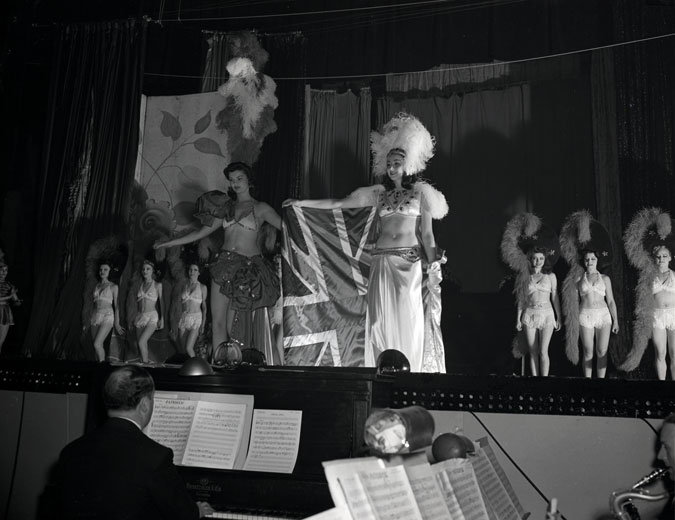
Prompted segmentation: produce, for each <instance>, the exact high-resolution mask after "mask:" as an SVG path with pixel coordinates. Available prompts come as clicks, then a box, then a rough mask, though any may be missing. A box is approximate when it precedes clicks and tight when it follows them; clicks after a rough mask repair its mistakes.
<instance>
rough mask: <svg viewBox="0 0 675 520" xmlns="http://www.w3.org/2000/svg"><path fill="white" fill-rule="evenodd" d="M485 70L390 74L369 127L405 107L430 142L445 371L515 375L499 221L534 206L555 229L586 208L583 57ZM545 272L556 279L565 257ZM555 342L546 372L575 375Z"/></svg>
mask: <svg viewBox="0 0 675 520" xmlns="http://www.w3.org/2000/svg"><path fill="white" fill-rule="evenodd" d="M486 68H487V67H486ZM495 68H496V69H502V70H496V71H495V72H494V73H492V74H488V73H487V71H486V70H485V68H476V70H475V71H468V70H467V71H460V72H461V73H459V72H458V73H457V74H456V77H453V75H439V74H437V73H436V72H431V73H428V74H429V77H428V78H424V76H425V75H421V74H417V75H415V76H414V77H410V78H407V79H406V78H402V76H403V75H395V76H398V77H397V78H395V79H396V81H393V80H389V79H388V85H389V86H390V87H395V88H396V89H398V91H393V92H390V94H389V95H388V96H387V97H385V98H382V99H380V100H378V102H377V105H376V112H377V114H376V123H377V125H378V126H380V125H381V124H382V123H384V122H386V121H387V120H388V119H389V118H390V117H391V116H392V115H394V114H395V113H396V112H398V111H400V110H405V111H409V112H411V113H413V114H415V115H416V116H418V117H419V118H420V119H421V120H422V121H423V122H424V123H425V125H426V126H427V128H428V129H429V131H430V132H431V133H432V135H435V137H436V155H435V156H434V158H433V159H432V160H431V161H430V162H429V165H428V168H427V171H426V173H425V174H426V175H427V176H428V178H429V180H430V181H431V182H433V183H434V184H436V186H437V187H438V188H439V189H441V190H442V191H443V192H444V194H445V195H446V198H447V199H448V202H449V205H450V213H449V214H448V216H447V217H446V218H445V219H443V220H442V221H439V222H435V223H434V231H435V235H436V240H437V242H438V244H439V245H440V247H443V248H445V249H447V251H448V263H447V264H446V269H447V271H448V272H447V274H446V282H445V283H444V285H443V293H442V298H443V315H442V323H441V326H442V330H443V337H444V341H445V342H446V365H447V368H448V371H455V372H464V373H474V372H477V373H506V374H509V373H512V372H520V364H519V363H518V362H515V361H514V360H513V358H512V356H511V352H510V348H509V345H510V341H511V339H512V337H513V334H514V332H513V323H514V320H515V316H516V309H515V306H514V300H513V295H512V294H511V291H510V286H509V285H508V284H509V279H508V278H507V276H508V275H509V274H510V273H509V270H508V268H507V267H506V265H505V264H504V263H503V262H502V260H501V256H500V253H499V243H500V240H501V236H502V233H503V230H504V225H505V224H506V222H507V221H508V219H509V218H510V217H511V216H513V215H514V214H515V213H516V212H519V211H532V212H534V213H536V214H537V215H539V216H540V217H541V218H542V219H543V220H544V222H545V223H546V224H548V225H549V226H550V227H552V228H553V229H554V230H556V232H557V231H559V229H560V227H561V225H562V223H563V220H564V218H565V217H566V216H567V215H568V214H569V213H571V212H572V211H575V210H576V209H579V208H587V209H589V210H590V211H591V212H592V213H595V211H596V201H595V191H596V189H595V175H594V165H593V142H592V125H591V90H590V82H589V59H587V58H586V56H579V55H574V56H569V57H564V58H557V59H552V60H546V62H539V63H533V64H524V65H520V66H510V67H508V68H507V67H503V66H501V65H497V66H495ZM432 76H438V77H437V78H434V77H432ZM555 272H556V275H557V277H558V280H559V283H562V280H563V279H564V277H565V275H566V274H567V266H566V264H565V262H564V261H563V260H560V261H559V262H558V263H557V264H556V268H555ZM563 343H564V336H563V335H562V334H556V335H554V337H553V340H552V343H551V348H550V350H549V352H550V354H551V366H552V374H553V375H558V376H560V375H575V374H576V371H575V367H573V366H572V365H571V364H569V363H568V362H567V361H566V359H565V358H564V346H563Z"/></svg>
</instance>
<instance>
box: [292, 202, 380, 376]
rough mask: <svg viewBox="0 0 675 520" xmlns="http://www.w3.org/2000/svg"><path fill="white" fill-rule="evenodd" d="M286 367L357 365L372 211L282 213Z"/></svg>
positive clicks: (301, 210)
mask: <svg viewBox="0 0 675 520" xmlns="http://www.w3.org/2000/svg"><path fill="white" fill-rule="evenodd" d="M282 217H283V220H284V234H283V244H282V258H283V262H282V277H281V279H282V291H283V302H284V307H283V320H284V354H285V364H286V365H297V366H336V367H339V366H342V367H358V366H363V353H364V344H365V317H366V292H367V289H368V273H369V265H370V252H371V249H372V247H373V245H374V241H375V238H376V227H377V212H376V210H375V208H373V207H367V208H357V209H335V210H323V209H313V208H300V207H294V206H288V207H286V208H284V210H283V214H282Z"/></svg>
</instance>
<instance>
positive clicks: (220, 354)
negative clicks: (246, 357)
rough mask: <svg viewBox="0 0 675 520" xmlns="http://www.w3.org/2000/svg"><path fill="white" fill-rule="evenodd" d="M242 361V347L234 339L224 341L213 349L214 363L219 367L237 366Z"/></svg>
mask: <svg viewBox="0 0 675 520" xmlns="http://www.w3.org/2000/svg"><path fill="white" fill-rule="evenodd" d="M240 363H241V349H240V348H239V345H237V343H235V342H234V341H223V342H222V343H220V344H219V345H218V346H217V347H216V348H215V349H214V350H213V364H214V365H216V366H219V367H227V368H231V367H235V366H237V365H239V364H240Z"/></svg>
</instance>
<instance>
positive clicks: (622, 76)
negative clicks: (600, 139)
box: [612, 0, 675, 379]
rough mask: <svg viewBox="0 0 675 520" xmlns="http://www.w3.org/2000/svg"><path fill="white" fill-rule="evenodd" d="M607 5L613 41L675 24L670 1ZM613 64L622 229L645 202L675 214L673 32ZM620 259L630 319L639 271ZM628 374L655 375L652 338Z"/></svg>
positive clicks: (626, 0) (617, 51)
mask: <svg viewBox="0 0 675 520" xmlns="http://www.w3.org/2000/svg"><path fill="white" fill-rule="evenodd" d="M612 7H613V13H612V14H613V16H612V21H613V29H614V36H615V39H616V40H617V41H633V40H639V39H642V38H649V37H653V36H657V35H661V34H670V33H673V32H674V30H675V10H673V7H672V4H671V5H666V4H663V5H659V4H658V3H654V4H649V5H645V4H642V3H638V2H632V1H630V0H620V1H617V2H614V3H613V5H612ZM612 65H613V69H614V72H613V75H614V90H615V93H616V121H617V126H616V139H617V141H616V142H617V163H616V165H617V174H618V175H617V178H618V184H619V185H618V189H619V193H620V203H619V204H618V207H617V208H616V213H615V214H616V216H617V217H618V218H620V219H621V223H622V227H623V229H625V228H626V226H627V225H628V223H629V222H630V221H631V219H632V218H633V216H634V215H635V213H636V212H637V211H639V210H640V209H641V208H643V207H646V206H658V207H660V208H662V209H664V210H666V211H669V212H670V215H671V217H675V159H674V157H673V153H674V152H675V150H674V147H675V142H674V137H675V106H674V100H673V85H675V37H672V36H671V37H666V38H661V39H655V40H651V41H644V42H640V43H635V44H631V45H625V46H621V47H616V48H614V49H613V64H612ZM624 262H625V274H624V280H623V281H624V297H625V299H626V305H625V309H626V310H625V313H626V314H625V316H624V318H625V319H627V321H630V320H631V319H632V317H633V316H632V309H633V307H634V288H635V286H636V284H637V278H638V273H637V272H636V270H635V269H634V268H633V267H631V266H630V265H629V264H628V263H627V262H626V261H624ZM671 267H672V266H671ZM617 361H621V359H618V360H617ZM631 376H632V377H635V378H639V379H644V378H655V377H656V372H655V370H654V351H653V348H652V346H651V343H650V345H649V347H648V348H647V351H646V353H645V355H644V357H643V359H642V363H641V364H640V366H639V367H638V368H637V369H636V370H635V371H634V372H633V373H632V375H631ZM671 377H672V374H671Z"/></svg>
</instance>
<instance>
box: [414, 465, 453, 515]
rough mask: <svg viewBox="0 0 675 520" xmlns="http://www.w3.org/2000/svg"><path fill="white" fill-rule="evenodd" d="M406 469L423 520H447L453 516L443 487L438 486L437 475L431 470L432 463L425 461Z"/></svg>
mask: <svg viewBox="0 0 675 520" xmlns="http://www.w3.org/2000/svg"><path fill="white" fill-rule="evenodd" d="M405 471H406V473H407V475H408V480H409V481H410V487H411V488H412V491H413V495H415V500H416V501H417V505H418V507H419V509H420V513H421V514H422V518H423V520H447V519H448V518H452V517H451V516H450V511H448V506H447V505H446V503H445V499H444V498H443V493H442V492H441V488H440V487H439V486H438V482H436V477H435V476H434V473H433V471H432V470H431V465H430V464H429V463H425V464H419V465H417V466H406V468H405Z"/></svg>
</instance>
